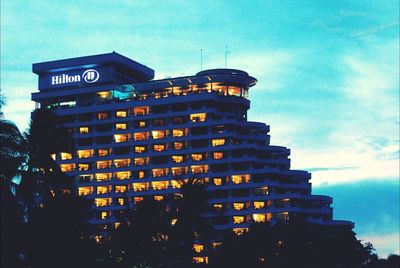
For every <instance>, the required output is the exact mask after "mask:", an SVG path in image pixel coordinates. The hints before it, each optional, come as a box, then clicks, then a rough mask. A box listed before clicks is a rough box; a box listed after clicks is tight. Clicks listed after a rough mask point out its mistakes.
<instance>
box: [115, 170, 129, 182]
mask: <svg viewBox="0 0 400 268" xmlns="http://www.w3.org/2000/svg"><path fill="white" fill-rule="evenodd" d="M130 176H131V172H130V171H120V172H115V177H116V178H117V180H127V179H129V177H130Z"/></svg>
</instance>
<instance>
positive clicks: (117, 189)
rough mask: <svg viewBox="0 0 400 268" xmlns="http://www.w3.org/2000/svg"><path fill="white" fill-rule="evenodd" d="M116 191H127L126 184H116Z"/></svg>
mask: <svg viewBox="0 0 400 268" xmlns="http://www.w3.org/2000/svg"><path fill="white" fill-rule="evenodd" d="M115 192H116V193H125V192H126V186H125V185H117V186H115Z"/></svg>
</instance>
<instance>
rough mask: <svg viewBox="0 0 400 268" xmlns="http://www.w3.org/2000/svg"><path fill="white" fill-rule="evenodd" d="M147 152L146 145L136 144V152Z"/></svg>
mask: <svg viewBox="0 0 400 268" xmlns="http://www.w3.org/2000/svg"><path fill="white" fill-rule="evenodd" d="M143 152H146V147H145V146H135V153H143Z"/></svg>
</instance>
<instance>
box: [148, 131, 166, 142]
mask: <svg viewBox="0 0 400 268" xmlns="http://www.w3.org/2000/svg"><path fill="white" fill-rule="evenodd" d="M151 135H152V136H153V139H155V140H157V139H164V138H166V137H167V136H168V130H153V131H152V132H151Z"/></svg>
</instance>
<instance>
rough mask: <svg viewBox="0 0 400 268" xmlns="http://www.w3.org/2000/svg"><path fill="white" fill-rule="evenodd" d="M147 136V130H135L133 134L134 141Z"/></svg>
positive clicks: (145, 138)
mask: <svg viewBox="0 0 400 268" xmlns="http://www.w3.org/2000/svg"><path fill="white" fill-rule="evenodd" d="M148 138H149V132H136V133H134V134H133V139H134V140H135V141H142V140H147V139H148Z"/></svg>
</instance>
